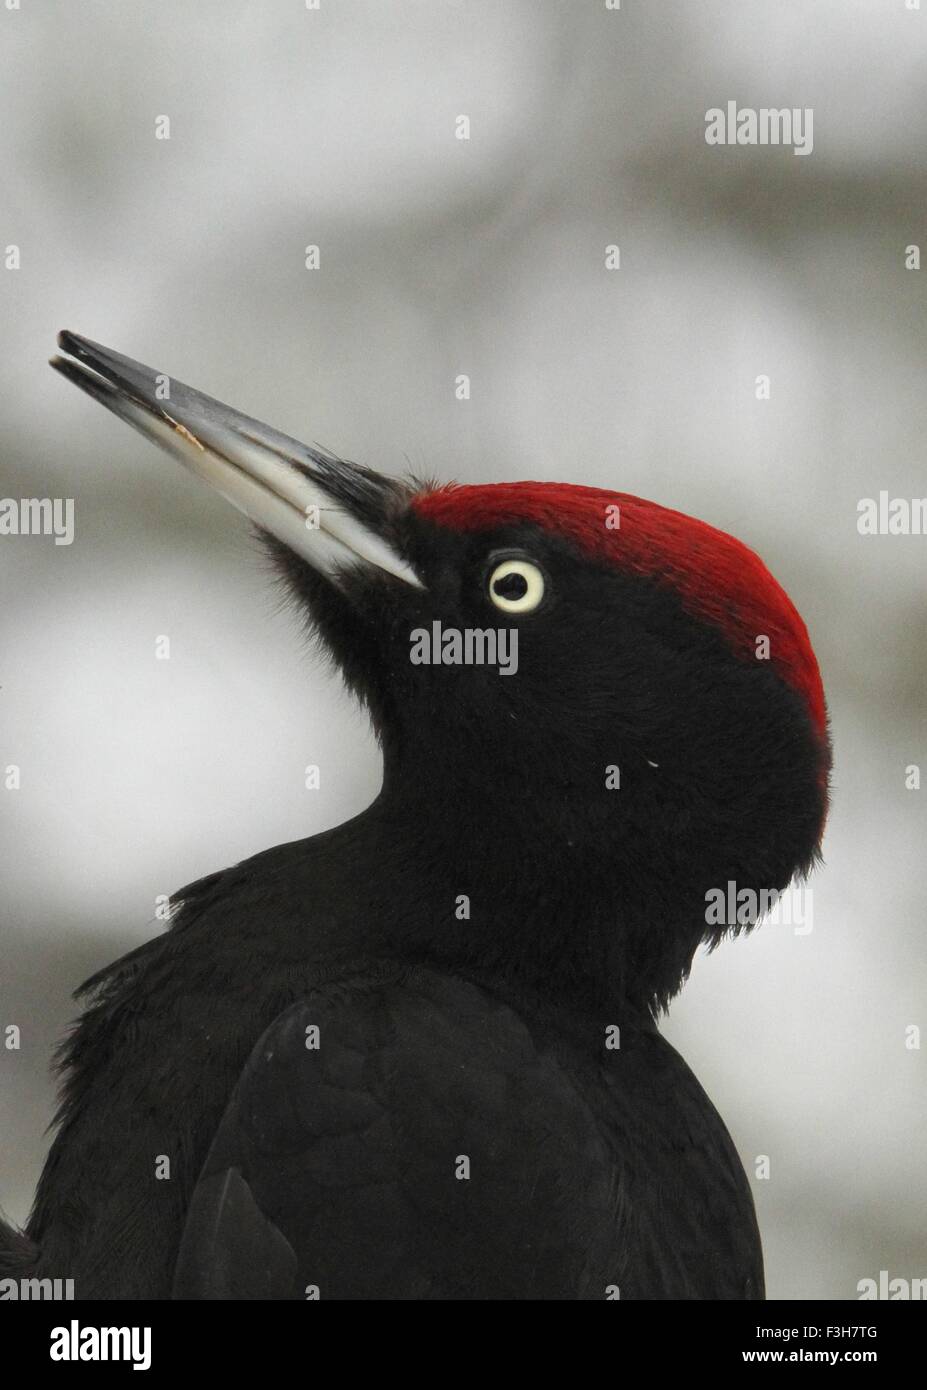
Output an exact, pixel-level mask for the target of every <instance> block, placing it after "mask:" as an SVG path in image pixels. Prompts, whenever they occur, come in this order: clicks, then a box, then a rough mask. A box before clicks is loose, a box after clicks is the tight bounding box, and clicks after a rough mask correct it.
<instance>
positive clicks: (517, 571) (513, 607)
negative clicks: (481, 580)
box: [489, 560, 544, 613]
mask: <svg viewBox="0 0 927 1390" xmlns="http://www.w3.org/2000/svg"><path fill="white" fill-rule="evenodd" d="M513 574H514V575H517V576H518V577H519V578H520V579H523V580H524V582H525V591H524V593H523V594H519V595H518V597H517V598H512V597H509V596H508V595H506V594H499V593H496V585H497V584H499V583H501V581H502V580H504V579H509V578H510V577H511V576H512V575H513ZM489 597H490V600H491V602H492V603H494V604H495V605H496V607H497V608H501V609H502V611H503V613H532V612H533V611H534V609H535V608H537V606H538V604H539V603H540V602H541V599H542V598H543V597H544V576H543V574H542V573H541V571H540V570H539V569H538V567H537V565H532V563H531V561H530V560H503V561H502V563H501V565H496V568H495V569H494V570H493V572H492V574H491V575H490V576H489Z"/></svg>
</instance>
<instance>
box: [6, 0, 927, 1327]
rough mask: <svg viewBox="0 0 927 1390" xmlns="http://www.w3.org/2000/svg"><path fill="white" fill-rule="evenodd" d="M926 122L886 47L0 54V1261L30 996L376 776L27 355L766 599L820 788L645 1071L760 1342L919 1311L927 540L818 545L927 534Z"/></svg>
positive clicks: (273, 605) (913, 37) (275, 46)
mask: <svg viewBox="0 0 927 1390" xmlns="http://www.w3.org/2000/svg"><path fill="white" fill-rule="evenodd" d="M925 91H927V4H925V7H924V9H923V10H917V9H909V8H908V7H907V5H906V3H905V0H855V3H854V2H853V0H815V3H814V5H810V4H806V5H801V6H799V5H770V4H768V3H758V2H757V0H707V2H706V3H702V4H700V5H693V4H691V3H676V2H675V0H661V3H660V4H659V5H655V4H649V5H645V4H643V3H642V0H623V4H622V6H621V8H620V10H609V9H607V8H606V6H605V3H604V0H576V3H572V4H565V3H563V0H456V3H455V2H454V0H402V3H399V0H321V7H320V8H319V9H318V10H310V9H308V8H307V7H306V6H305V4H304V0H262V3H258V2H257V0H221V3H220V2H219V0H197V3H196V4H195V5H193V4H191V3H181V0H135V3H133V4H132V5H125V4H119V3H117V0H21V4H20V7H19V9H14V10H9V9H8V8H0V190H2V192H0V248H5V247H7V246H9V245H16V246H18V247H19V248H20V255H21V265H20V268H19V269H18V270H7V269H0V338H2V352H0V391H2V418H0V470H2V472H0V495H2V496H5V497H6V496H8V497H14V498H19V497H34V496H52V497H73V498H74V499H75V503H76V516H77V531H76V538H75V541H74V544H73V545H71V546H70V547H66V546H55V545H54V543H53V541H52V540H51V539H50V538H47V537H21V538H9V537H5V538H2V539H0V568H2V580H0V582H2V628H3V632H2V641H0V667H2V676H0V687H2V688H0V719H2V723H0V766H2V767H6V766H7V765H9V764H11V763H16V764H18V765H19V766H20V767H21V768H22V787H21V789H20V790H19V791H15V792H13V791H8V790H5V789H3V788H2V787H0V814H2V861H0V862H2V866H3V874H2V932H3V940H2V998H0V1024H6V1023H11V1022H12V1023H16V1024H18V1025H19V1026H20V1027H21V1029H22V1047H21V1050H20V1051H18V1052H15V1051H14V1052H10V1051H5V1050H0V1069H2V1071H0V1080H2V1115H0V1135H2V1152H0V1202H2V1203H3V1205H4V1206H5V1207H6V1209H7V1211H8V1213H9V1214H10V1215H11V1216H13V1217H14V1218H19V1219H23V1218H25V1216H26V1213H27V1210H28V1206H29V1202H30V1199H31V1194H32V1190H33V1187H34V1184H35V1181H36V1179H37V1176H38V1173H39V1170H40V1166H41V1163H42V1160H43V1155H44V1153H45V1150H46V1147H47V1143H48V1138H47V1135H46V1126H47V1124H48V1122H49V1119H50V1117H51V1114H52V1111H53V1105H54V1087H53V1084H52V1080H51V1078H50V1074H49V1062H50V1056H51V1052H52V1048H53V1044H54V1041H55V1039H56V1038H57V1037H58V1036H59V1035H60V1034H61V1032H62V1029H63V1028H64V1026H65V1024H66V1021H67V1020H68V1019H69V1018H70V1017H71V1016H72V1015H73V1013H74V1006H73V1004H72V1003H71V1001H70V998H69V995H70V991H71V990H72V989H73V988H74V987H75V986H76V985H77V984H78V982H79V981H81V980H82V979H84V978H85V977H86V976H87V975H88V974H89V973H90V972H91V971H93V970H95V969H97V968H98V967H100V966H102V965H103V964H104V963H105V962H107V961H109V960H110V959H112V958H113V957H115V956H116V955H118V954H121V953H122V952H124V951H126V950H128V949H130V948H131V947H133V946H135V945H137V944H138V943H139V942H141V941H142V940H144V939H145V938H146V937H147V936H148V935H150V934H151V933H153V932H155V931H157V930H159V929H160V927H159V924H158V922H157V920H156V918H155V900H156V897H157V895H158V894H162V893H168V892H170V891H171V890H172V889H175V888H177V887H178V886H179V885H181V884H183V883H185V882H186V881H188V880H189V879H191V878H194V877H197V876H199V875H201V874H203V873H205V872H207V871H209V870H211V869H214V868H218V867H221V866H223V865H226V864H228V863H230V862H233V861H235V860H238V859H240V858H242V857H245V856H247V855H249V854H251V853H253V852H255V851H258V850H260V849H262V848H264V847H266V846H268V845H270V844H273V843H276V842H278V841H281V840H286V839H294V838H298V837H301V836H305V835H309V834H312V833H314V832H315V831H317V830H320V829H323V828H324V827H326V826H329V825H332V824H335V823H337V822H338V821H340V820H342V819H344V818H345V817H347V816H349V815H351V814H353V813H354V812H356V811H359V810H360V809H362V808H363V806H364V805H365V804H367V803H368V802H369V801H370V800H371V799H372V798H373V796H374V795H375V793H376V791H377V788H378V784H379V776H380V769H379V763H378V756H377V750H376V747H375V744H374V742H373V740H372V737H371V735H370V733H369V732H368V729H367V726H366V722H365V720H364V718H363V717H362V716H361V715H360V713H359V712H358V711H357V710H356V709H355V708H354V707H353V706H352V705H351V704H350V703H349V702H348V700H347V698H346V696H345V695H344V694H343V693H342V690H341V688H340V686H339V684H338V682H337V680H336V678H335V677H333V676H332V674H331V673H330V672H328V671H327V670H326V669H324V667H323V666H322V664H321V663H319V662H318V661H316V660H314V659H313V657H312V654H311V652H307V650H306V649H305V646H304V644H303V642H302V640H301V638H300V636H299V633H298V630H297V626H296V622H295V620H294V618H293V616H292V615H291V614H289V613H287V612H282V611H280V609H279V604H278V598H277V595H276V593H275V592H274V590H273V589H272V587H271V585H270V583H269V580H268V577H267V574H266V571H265V567H264V565H263V563H262V561H261V559H260V556H259V554H258V552H257V550H256V548H255V545H254V543H253V542H252V541H251V539H250V538H249V536H248V532H247V528H246V525H245V523H244V522H243V521H242V520H241V519H240V518H239V517H238V516H237V514H236V513H234V512H232V511H231V510H230V509H229V508H228V507H227V506H226V505H225V503H224V502H222V500H221V499H220V498H219V497H217V496H215V495H213V494H211V493H210V492H209V491H208V490H207V489H206V488H204V487H203V486H202V485H201V484H199V483H197V482H196V481H195V480H193V479H191V478H190V477H189V476H187V475H185V474H184V473H183V471H182V470H181V469H180V468H179V467H177V466H176V465H175V464H174V463H172V462H171V460H170V459H168V458H167V457H166V456H163V455H161V454H160V453H158V452H157V451H156V450H155V449H153V448H152V447H151V446H150V445H148V444H146V443H145V442H144V441H142V440H141V439H140V438H138V437H137V436H135V435H134V434H133V433H132V432H131V431H129V430H128V429H127V428H126V427H125V426H124V425H122V424H121V423H119V422H117V421H116V420H114V419H113V418H112V417H111V416H108V415H107V414H105V413H104V412H103V411H102V410H101V409H100V408H99V407H98V406H96V405H95V404H93V403H91V402H90V401H88V400H87V399H86V398H85V397H83V396H82V395H81V394H80V393H79V392H77V391H76V390H74V389H73V388H72V387H70V386H69V385H68V384H67V383H65V382H64V381H63V380H62V379H60V378H59V377H57V376H56V375H55V374H53V373H52V372H51V371H50V370H49V369H48V368H47V367H46V366H45V359H46V358H47V356H48V355H49V353H50V351H52V350H53V347H54V334H55V332H56V330H57V329H59V328H61V327H65V326H66V327H70V328H73V329H75V330H77V331H79V332H81V333H84V334H86V335H88V336H90V337H93V338H97V339H99V340H100V341H102V342H105V343H107V344H110V345H112V346H114V347H116V348H118V349H119V350H121V351H123V352H126V353H128V354H130V355H132V356H135V357H138V358H140V359H141V360H143V361H146V362H150V363H151V364H153V365H154V366H156V367H158V368H159V369H163V370H165V371H167V372H170V373H171V374H175V375H177V376H178V377H179V378H180V379H181V380H186V381H188V382H190V383H191V384H192V385H195V386H198V387H200V388H201V389H203V390H206V391H208V392H210V393H211V394H214V395H217V396H219V397H220V398H222V399H224V400H228V401H230V402H232V403H234V404H236V405H238V406H239V407H240V408H242V409H244V410H246V411H248V412H249V413H251V414H254V415H256V416H258V417H259V418H262V419H266V420H268V421H269V422H271V423H273V424H275V425H277V426H279V427H280V428H282V429H284V430H286V431H287V432H289V433H291V434H294V435H296V436H298V437H299V436H301V437H304V438H306V439H308V440H314V441H319V442H322V443H324V444H327V445H329V446H331V447H332V448H334V449H335V450H337V451H340V452H342V453H344V454H345V455H347V456H348V457H351V458H355V459H359V460H364V461H367V462H369V463H371V464H372V465H374V466H375V467H377V468H381V469H383V470H384V471H387V472H405V471H406V470H408V469H410V468H411V469H413V470H416V471H421V472H427V473H434V474H436V475H437V476H439V477H441V478H444V479H447V478H450V477H456V478H458V479H460V480H462V481H479V480H498V479H508V478H523V477H528V478H532V477H533V478H542V479H565V480H571V481H580V482H586V483H593V484H600V485H604V486H614V487H616V488H620V489H623V490H626V491H631V492H636V493H640V494H642V495H643V496H646V497H650V498H653V499H655V500H657V501H660V502H662V503H664V504H668V505H670V506H674V507H677V508H680V509H682V510H684V511H688V512H691V513H694V514H695V515H697V516H700V517H703V518H705V519H706V520H708V521H710V522H712V523H714V524H715V525H718V526H721V527H723V528H725V529H728V530H730V531H732V532H734V533H735V534H736V535H738V536H739V537H741V538H742V539H743V540H745V541H746V542H747V543H748V544H749V545H751V546H753V547H754V548H755V549H757V550H758V551H759V552H760V553H761V554H762V555H763V556H764V558H766V560H767V561H768V563H769V564H770V566H771V567H772V569H773V571H774V572H775V573H776V575H777V577H778V578H779V579H780V580H781V581H782V582H783V583H784V585H785V586H786V588H787V589H788V590H789V591H790V593H791V594H792V595H793V597H794V599H795V600H796V602H797V604H798V606H799V608H800V609H801V611H802V612H803V614H804V616H805V617H806V619H807V622H808V625H809V628H810V630H811V633H812V637H813V639H814V642H815V645H816V648H817V652H818V655H819V658H820V661H821V665H822V669H823V673H824V678H825V684H826V688H827V691H828V696H829V703H830V710H831V717H832V724H833V733H834V739H835V745H836V756H837V761H836V769H835V776H834V804H833V812H832V816H831V820H830V824H829V829H828V833H827V838H826V843H825V853H826V866H825V867H824V868H823V869H822V870H821V871H819V872H818V873H817V875H816V877H815V879H814V883H813V889H814V926H813V930H812V931H811V932H810V933H809V934H805V935H796V934H795V932H794V931H792V930H791V929H790V928H789V927H787V926H773V925H767V926H765V927H761V928H760V929H759V930H758V931H756V932H755V933H754V934H753V935H752V936H751V937H749V938H747V939H741V940H740V941H738V942H736V943H732V944H725V945H724V946H723V947H722V948H721V949H719V950H718V951H717V952H715V953H714V954H713V955H711V956H703V957H700V958H699V959H698V960H697V962H696V967H695V969H694V971H693V975H692V979H691V981H690V983H689V984H688V986H687V988H686V990H685V991H684V992H683V994H682V996H681V997H680V998H679V1000H678V1001H677V1002H676V1004H675V1005H674V1006H673V1008H672V1011H671V1014H670V1017H669V1019H668V1021H667V1025H666V1031H667V1033H668V1034H669V1036H670V1037H671V1039H672V1040H673V1041H674V1043H675V1044H676V1045H677V1046H678V1047H679V1048H680V1049H681V1050H682V1052H683V1054H684V1055H685V1056H686V1058H687V1059H688V1060H689V1062H690V1063H691V1064H692V1066H693V1067H694V1069H695V1071H696V1073H697V1075H698V1076H699V1077H700V1079H701V1080H702V1082H703V1084H704V1085H705V1086H706V1088H707V1090H708V1092H709V1094H710V1095H711V1096H712V1098H713V1099H714V1101H715V1103H716V1104H717V1105H718V1107H719V1109H720V1110H721V1113H722V1115H723V1116H724V1117H725V1119H726V1121H727V1123H728V1125H729V1127H730V1128H731V1131H732V1133H733V1135H734V1138H735V1141H736V1142H737V1144H738V1147H739V1149H740V1152H741V1154H742V1156H743V1158H744V1161H745V1163H746V1166H747V1169H748V1171H749V1172H750V1173H751V1174H752V1173H753V1172H754V1163H755V1159H756V1157H757V1156H758V1155H768V1157H769V1160H770V1173H769V1177H768V1179H759V1180H755V1181H754V1182H753V1187H754V1191H755V1195H756V1200H757V1205H758V1210H759V1217H760V1223H761V1227H762V1230H763V1235H764V1241H765V1248H766V1256H767V1269H768V1283H769V1293H770V1296H771V1297H773V1298H780V1299H790V1298H799V1297H811V1298H826V1297H835V1298H855V1297H856V1296H857V1284H858V1282H859V1280H861V1279H863V1278H866V1277H875V1278H877V1277H878V1273H879V1271H880V1270H882V1269H885V1270H887V1271H888V1272H889V1274H890V1276H892V1277H903V1278H908V1279H912V1278H918V1277H923V1276H927V1236H925V1229H924V1226H925V1210H927V1200H925V1198H927V1168H925V1163H924V1154H925V1152H927V1107H925V1103H924V1094H925V1092H924V1069H925V1063H924V1052H923V1051H922V1050H918V1049H916V1048H912V1047H910V1046H906V1029H907V1028H908V1027H909V1026H910V1025H912V1024H913V1025H919V1026H921V1027H924V1025H925V1024H927V1009H925V981H927V964H925V956H924V936H925V933H924V898H925V865H924V858H925V856H924V841H925V808H924V799H925V797H927V790H924V791H914V790H908V789H906V787H905V768H906V767H907V766H908V765H910V764H919V765H922V764H924V763H925V762H927V720H925V702H924V685H925V675H927V642H925V637H927V611H925V588H927V583H925V579H927V567H925V556H927V537H923V536H903V535H902V536H874V537H862V536H860V535H859V534H858V531H857V525H856V521H857V503H858V501H859V500H860V499H861V498H863V497H875V496H877V495H878V493H879V491H880V490H883V489H884V490H887V491H888V492H889V493H890V495H892V496H899V497H903V498H908V499H910V498H912V497H917V496H920V495H923V494H924V493H925V492H927V470H925V467H924V440H925V437H927V391H925V389H924V385H925V383H924V360H925V348H927V317H925V304H927V298H925V296H927V269H925V270H924V271H914V270H908V269H906V268H905V248H906V247H907V246H909V245H911V244H917V245H922V244H923V245H925V249H927V102H925ZM728 100H736V101H738V102H739V104H740V105H741V106H752V107H755V108H757V107H762V106H774V107H781V106H789V107H811V108H812V109H813V112H814V149H813V153H812V154H810V155H808V156H805V157H796V156H795V155H794V154H793V153H792V151H791V150H790V149H787V148H778V149H777V148H762V147H759V148H750V147H747V148H733V149H732V148H726V147H724V148H713V147H709V146H707V145H706V143H705V140H704V130H705V112H706V110H707V109H708V108H710V107H714V106H724V105H725V104H726V102H727V101H728ZM164 115H167V116H169V118H170V139H169V140H158V139H156V138H155V129H156V119H157V118H158V117H159V116H164ZM460 115H467V116H468V117H469V119H470V123H471V133H470V134H471V138H470V139H469V141H460V140H458V139H456V138H455V123H456V121H457V117H458V116H460ZM610 244H615V245H618V246H619V247H620V255H621V265H620V269H619V270H612V271H609V270H607V269H606V268H605V258H606V247H607V246H608V245H610ZM308 245H317V246H318V247H319V248H320V262H321V263H320V268H319V269H318V270H316V271H309V270H307V269H306V267H305V248H306V247H307V246H308ZM460 373H466V374H467V375H469V376H470V378H471V382H472V395H471V399H470V400H469V401H459V400H457V399H456V397H455V390H454V382H455V378H456V377H457V375H458V374H460ZM761 374H765V375H768V376H769V377H770V383H771V388H770V399H769V400H766V401H763V400H757V398H756V393H755V381H756V378H757V376H758V375H761ZM161 634H167V635H169V636H170V638H171V644H172V645H171V652H172V654H171V659H170V660H169V661H156V660H155V656H154V653H155V638H156V637H157V636H158V635H161ZM310 762H317V763H319V764H320V765H321V766H322V787H321V790H319V791H315V792H310V791H307V790H306V789H305V787H304V778H303V769H304V767H305V766H306V764H308V763H310ZM907 1036H908V1037H910V1034H909V1035H907Z"/></svg>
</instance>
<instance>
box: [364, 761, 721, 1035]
mask: <svg viewBox="0 0 927 1390" xmlns="http://www.w3.org/2000/svg"><path fill="white" fill-rule="evenodd" d="M448 773H449V769H448V768H447V767H444V768H439V767H435V766H432V768H431V769H426V768H425V767H423V766H421V765H419V766H417V767H416V768H415V770H414V773H413V772H412V770H411V769H410V768H408V767H403V766H399V765H396V764H393V765H389V764H388V765H387V775H386V778H385V781H384V787H383V791H382V792H381V795H380V797H379V798H378V800H377V801H376V802H375V803H374V806H372V807H371V808H370V811H369V812H368V813H367V814H368V815H369V816H371V817H372V819H373V821H374V823H375V824H376V825H378V826H380V827H382V829H383V836H384V840H385V841H386V842H387V843H389V845H390V846H397V847H398V849H397V852H396V853H395V855H393V852H392V850H391V856H392V857H393V858H394V862H395V863H397V864H398V865H399V866H400V874H402V870H403V868H405V869H406V870H408V873H409V875H410V877H411V879H412V881H411V882H408V883H403V884H401V885H400V886H399V887H398V888H397V890H396V892H397V895H398V898H397V900H398V901H400V902H402V901H406V900H408V898H409V897H410V896H411V899H412V901H415V900H416V897H417V898H418V900H421V899H422V898H423V897H424V899H425V900H426V902H427V910H426V911H425V912H423V913H419V914H414V915H413V917H412V918H411V920H409V921H406V920H404V921H403V922H402V923H401V925H400V926H399V927H398V928H397V932H398V938H399V939H398V941H397V942H396V944H397V946H399V947H402V946H407V945H408V944H409V943H410V941H414V943H415V945H416V946H417V947H421V948H423V949H424V950H425V952H426V954H427V955H428V956H430V957H431V958H434V959H438V960H440V961H442V962H444V963H448V964H452V965H454V966H455V967H457V968H463V969H466V970H468V971H471V972H477V973H479V972H482V971H486V972H487V973H491V974H492V975H493V976H494V977H496V978H499V977H505V976H507V977H509V978H510V979H512V980H514V981H516V982H521V983H523V984H525V985H526V986H529V987H533V988H536V989H537V990H538V991H539V992H541V993H542V994H543V993H548V994H550V995H551V996H552V997H553V998H555V999H558V1000H561V1001H562V1000H565V999H571V998H572V999H574V1000H576V1001H577V1002H579V1001H581V1002H582V1003H584V1004H587V1005H588V1004H593V1005H594V1006H596V1007H598V1006H605V1005H606V1004H609V1003H611V1004H617V1003H621V1004H622V1005H623V1006H628V1007H633V1008H634V1009H635V1010H639V1011H640V1012H642V1013H643V1012H647V1011H648V1010H650V1009H651V1008H652V1005H653V1001H654V1000H655V999H656V1000H659V1001H660V1002H663V1001H665V1000H666V999H667V998H669V997H670V996H671V995H672V994H674V993H675V992H676V990H677V989H678V988H679V986H680V984H681V983H682V980H683V979H684V978H685V975H686V973H687V971H688V968H689V964H690V961H691V957H692V954H693V952H694V950H695V947H696V946H697V944H698V941H699V939H700V937H701V923H700V921H699V920H698V918H697V916H696V919H695V920H694V921H692V920H689V919H688V918H686V917H685V916H683V917H682V919H680V913H681V911H682V912H683V913H684V904H685V903H686V902H698V901H700V900H701V899H697V898H696V896H695V895H694V894H689V895H686V894H685V893H683V892H681V891H680V887H679V884H678V881H673V880H671V879H670V878H669V877H668V876H667V875H666V874H665V873H664V874H663V875H662V876H661V873H660V868H659V866H658V865H657V864H655V863H653V864H652V863H650V862H649V861H647V860H646V857H645V855H644V853H643V850H642V846H641V845H640V843H626V844H622V843H621V841H620V830H619V827H617V826H616V825H615V824H606V823H605V822H604V821H600V822H599V823H595V822H590V819H589V814H588V798H587V797H585V796H583V794H582V793H581V792H580V791H577V792H576V794H575V796H574V798H573V800H572V801H571V800H570V799H569V798H565V797H564V796H563V795H562V794H561V793H559V792H558V794H557V795H556V796H553V797H550V796H539V795H536V794H532V792H531V791H530V789H528V788H526V786H525V781H524V776H523V774H522V775H521V776H520V778H519V779H510V778H507V777H506V776H505V775H502V776H501V777H500V774H499V771H498V770H497V771H496V774H495V776H494V777H493V778H492V779H490V780H489V781H487V780H486V778H485V776H484V775H483V774H482V773H481V772H480V770H479V769H473V770H471V774H470V775H467V774H466V773H463V772H462V773H461V775H460V776H458V777H455V778H454V779H453V780H447V781H446V780H444V779H445V777H446V776H447V775H448ZM487 785H488V786H491V787H492V793H491V794H488V793H487V791H486V787H487ZM387 835H388V841H387V840H386V837H387ZM665 867H666V866H665V865H664V868H665Z"/></svg>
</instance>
